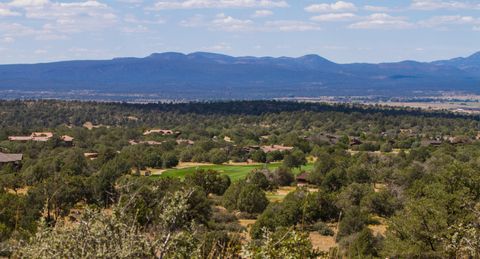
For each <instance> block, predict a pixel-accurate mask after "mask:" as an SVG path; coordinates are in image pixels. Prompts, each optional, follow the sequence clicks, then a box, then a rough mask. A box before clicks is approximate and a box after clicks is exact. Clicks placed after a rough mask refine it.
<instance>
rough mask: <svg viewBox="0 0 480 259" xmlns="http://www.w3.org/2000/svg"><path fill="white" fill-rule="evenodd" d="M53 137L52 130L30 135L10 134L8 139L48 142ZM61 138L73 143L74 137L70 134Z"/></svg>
mask: <svg viewBox="0 0 480 259" xmlns="http://www.w3.org/2000/svg"><path fill="white" fill-rule="evenodd" d="M52 138H53V133H52V132H33V133H32V134H30V135H29V136H9V137H8V140H10V141H19V142H27V141H36V142H47V141H49V140H50V139H52ZM60 140H61V141H63V142H65V143H70V144H72V143H73V140H74V138H73V137H70V136H68V135H63V136H60Z"/></svg>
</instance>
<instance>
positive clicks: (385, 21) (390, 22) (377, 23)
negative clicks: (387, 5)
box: [348, 13, 414, 29]
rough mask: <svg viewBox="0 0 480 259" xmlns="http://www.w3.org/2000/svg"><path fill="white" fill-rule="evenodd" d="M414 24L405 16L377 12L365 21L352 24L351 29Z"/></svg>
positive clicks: (390, 27)
mask: <svg viewBox="0 0 480 259" xmlns="http://www.w3.org/2000/svg"><path fill="white" fill-rule="evenodd" d="M413 26H414V25H413V24H412V23H410V22H408V20H407V18H405V17H396V16H391V15H388V14H386V13H375V14H372V15H370V16H367V17H365V18H364V20H363V21H360V22H357V23H354V24H351V25H350V26H348V27H349V28H350V29H406V28H411V27H413Z"/></svg>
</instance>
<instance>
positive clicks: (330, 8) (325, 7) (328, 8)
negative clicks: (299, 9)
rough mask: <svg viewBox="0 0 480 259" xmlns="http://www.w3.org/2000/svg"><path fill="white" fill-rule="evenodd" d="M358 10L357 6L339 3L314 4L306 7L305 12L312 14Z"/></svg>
mask: <svg viewBox="0 0 480 259" xmlns="http://www.w3.org/2000/svg"><path fill="white" fill-rule="evenodd" d="M356 10H357V7H356V6H355V4H353V3H350V2H344V1H338V2H336V3H332V4H325V3H323V4H313V5H309V6H307V7H305V11H307V12H311V13H331V12H351V11H356Z"/></svg>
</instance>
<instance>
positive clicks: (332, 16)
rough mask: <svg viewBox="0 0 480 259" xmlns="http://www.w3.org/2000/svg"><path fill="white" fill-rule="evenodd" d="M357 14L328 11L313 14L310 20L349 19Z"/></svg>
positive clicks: (334, 20)
mask: <svg viewBox="0 0 480 259" xmlns="http://www.w3.org/2000/svg"><path fill="white" fill-rule="evenodd" d="M356 17H357V16H356V15H355V14H354V13H329V14H322V15H317V16H313V17H312V18H310V20H312V21H315V22H340V21H350V20H352V19H355V18H356Z"/></svg>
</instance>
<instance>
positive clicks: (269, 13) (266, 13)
mask: <svg viewBox="0 0 480 259" xmlns="http://www.w3.org/2000/svg"><path fill="white" fill-rule="evenodd" d="M272 15H273V12H272V11H270V10H257V11H255V13H254V14H253V15H252V17H254V18H259V17H267V16H272Z"/></svg>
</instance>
